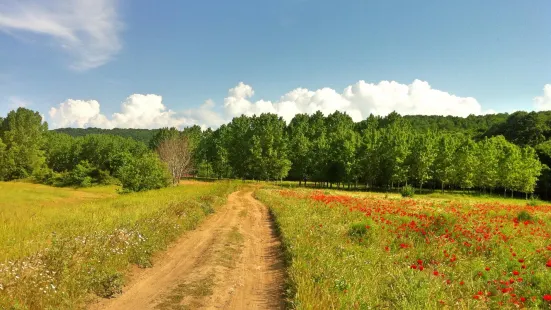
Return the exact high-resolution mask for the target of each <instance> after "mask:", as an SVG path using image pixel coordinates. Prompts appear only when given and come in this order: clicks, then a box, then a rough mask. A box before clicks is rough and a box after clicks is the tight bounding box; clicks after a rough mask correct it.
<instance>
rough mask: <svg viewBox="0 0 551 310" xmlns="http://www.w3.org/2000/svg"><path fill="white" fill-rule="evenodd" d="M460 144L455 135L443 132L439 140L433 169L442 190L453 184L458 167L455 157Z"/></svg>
mask: <svg viewBox="0 0 551 310" xmlns="http://www.w3.org/2000/svg"><path fill="white" fill-rule="evenodd" d="M458 146H459V145H458V139H457V137H456V136H454V135H450V134H443V135H441V136H440V138H439V140H438V143H437V146H436V157H435V159H434V163H433V171H434V177H435V179H436V180H437V181H438V182H440V185H441V187H442V191H444V187H445V186H446V185H449V184H451V183H452V182H453V180H454V176H455V169H456V167H457V166H456V165H455V162H454V159H455V158H454V157H455V152H456V150H457V148H458Z"/></svg>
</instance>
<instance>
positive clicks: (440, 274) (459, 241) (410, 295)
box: [256, 188, 551, 309]
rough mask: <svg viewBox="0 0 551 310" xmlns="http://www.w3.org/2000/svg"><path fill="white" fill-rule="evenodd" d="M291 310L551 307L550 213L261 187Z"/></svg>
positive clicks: (531, 204)
mask: <svg viewBox="0 0 551 310" xmlns="http://www.w3.org/2000/svg"><path fill="white" fill-rule="evenodd" d="M256 197H257V198H258V199H260V200H261V201H262V202H264V203H265V204H266V205H268V207H270V210H271V212H272V214H273V216H274V219H275V222H276V226H277V228H278V230H279V233H280V235H281V238H282V244H283V248H284V256H285V259H286V264H287V268H288V271H287V272H288V280H287V281H288V283H287V301H288V303H289V307H292V308H297V309H322V308H323V309H442V308H444V309H445V308H449V309H452V308H453V309H488V308H493V309H497V308H500V309H501V308H511V309H512V308H530V309H531V308H534V309H536V308H538V309H548V308H550V305H551V238H550V237H551V206H550V205H546V204H544V203H542V202H537V201H526V200H513V199H496V198H493V197H487V198H484V197H482V198H477V197H468V196H462V195H455V196H454V195H446V194H433V195H424V196H416V197H415V198H402V197H401V196H400V195H397V194H376V193H358V192H344V191H327V190H323V191H320V190H314V189H292V190H291V189H282V188H265V189H262V190H259V191H257V193H256Z"/></svg>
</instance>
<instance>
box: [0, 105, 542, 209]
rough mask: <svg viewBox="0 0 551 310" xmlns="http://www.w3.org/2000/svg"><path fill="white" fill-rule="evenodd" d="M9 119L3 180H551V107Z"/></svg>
mask: <svg viewBox="0 0 551 310" xmlns="http://www.w3.org/2000/svg"><path fill="white" fill-rule="evenodd" d="M0 124H1V128H0V139H1V141H2V142H0V159H1V162H0V179H3V180H13V179H19V178H29V177H31V178H34V179H35V180H36V181H38V182H42V183H47V184H52V185H57V186H89V185H93V184H108V183H117V182H118V183H120V184H122V185H123V187H124V188H125V190H128V191H139V190H146V189H150V188H159V187H162V186H167V185H168V184H170V183H171V180H172V183H177V182H178V181H179V179H180V178H181V177H184V176H189V175H198V176H204V177H215V178H242V179H254V180H282V179H289V180H296V181H299V182H301V183H302V182H315V183H317V185H319V186H335V185H336V186H343V185H345V186H357V185H358V184H363V185H365V186H367V187H371V188H397V187H401V186H404V185H406V184H411V185H414V186H416V187H419V188H433V189H442V190H444V189H465V190H467V189H477V190H480V191H496V190H500V191H502V192H504V193H509V194H511V195H512V194H514V193H515V192H517V193H526V194H527V195H528V194H531V193H533V192H534V191H535V190H536V191H537V193H538V194H539V195H540V196H542V197H543V198H548V197H547V189H548V188H549V186H551V181H550V180H551V178H550V175H551V174H550V172H549V168H548V166H549V165H551V140H549V138H550V137H551V127H550V125H551V113H549V112H539V113H535V112H532V113H526V112H517V113H513V114H511V115H508V114H496V115H484V116H469V117H467V118H460V117H451V116H447V117H443V116H400V115H399V114H397V113H391V114H389V115H387V116H385V117H380V116H373V115H370V116H369V117H368V118H367V119H366V120H363V121H361V122H357V123H355V122H353V121H352V119H351V118H350V117H349V116H348V115H346V114H344V113H341V112H335V113H333V114H330V115H327V116H324V115H323V114H322V113H321V112H317V113H315V114H313V115H306V114H298V115H296V116H295V117H294V118H293V119H292V120H291V122H290V123H289V124H286V122H285V121H284V120H283V119H282V118H281V117H278V116H277V115H273V114H262V115H260V116H253V117H247V116H241V117H236V118H234V119H233V120H232V121H231V122H230V123H228V124H225V125H222V126H221V127H220V128H218V129H216V130H212V129H207V130H204V131H203V130H201V128H200V127H199V126H193V127H189V128H185V129H184V130H182V131H179V130H177V129H174V128H170V129H169V128H164V129H157V130H138V129H113V130H102V129H97V128H91V129H59V130H56V131H48V130H47V124H46V123H45V122H43V121H42V118H41V117H40V115H39V114H38V113H37V112H33V111H31V110H27V109H24V108H20V109H18V110H17V111H12V112H10V113H9V114H8V116H7V117H6V118H5V119H0ZM64 132H65V133H67V134H65V133H64ZM86 133H92V134H86ZM147 136H149V137H150V138H149V140H147V142H145V141H144V140H145V137H147ZM130 137H132V138H130ZM175 154H178V155H175Z"/></svg>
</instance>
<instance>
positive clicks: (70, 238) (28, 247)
mask: <svg viewBox="0 0 551 310" xmlns="http://www.w3.org/2000/svg"><path fill="white" fill-rule="evenodd" d="M235 184H236V183H235V182H234V183H231V182H216V183H209V184H208V185H205V184H200V185H194V184H185V185H182V186H179V187H173V188H166V189H161V190H156V191H150V192H145V193H137V194H129V195H116V194H115V188H95V189H88V190H84V191H82V190H71V189H62V188H61V189H60V188H50V187H46V186H39V185H34V184H25V183H0V249H1V251H0V309H75V308H81V307H83V306H84V305H85V303H86V301H87V299H89V298H91V296H94V295H97V296H101V297H110V296H112V295H114V294H116V293H119V292H120V291H121V288H122V285H123V284H124V281H125V278H124V275H125V272H126V271H127V270H128V268H129V266H130V265H131V264H136V265H139V266H141V267H148V266H150V265H151V257H152V255H153V254H154V253H155V252H158V251H159V250H162V249H164V248H165V247H166V246H167V244H168V243H170V242H171V241H173V240H175V239H176V238H177V237H178V236H179V235H180V234H181V233H182V232H183V231H185V230H189V229H193V228H194V227H196V225H197V224H198V223H199V222H200V221H201V220H202V219H203V218H205V216H206V215H208V214H209V213H212V212H214V210H215V208H216V206H218V205H220V204H222V203H223V202H224V201H225V198H226V197H227V195H228V194H229V193H230V192H232V191H233V190H234V189H235V186H236V185H235Z"/></svg>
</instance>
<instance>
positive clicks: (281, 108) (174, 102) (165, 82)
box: [0, 0, 551, 127]
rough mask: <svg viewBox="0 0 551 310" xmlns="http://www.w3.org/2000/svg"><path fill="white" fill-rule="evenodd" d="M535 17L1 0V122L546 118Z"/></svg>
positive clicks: (490, 9)
mask: <svg viewBox="0 0 551 310" xmlns="http://www.w3.org/2000/svg"><path fill="white" fill-rule="evenodd" d="M4 2H5V3H4ZM68 3H71V4H68ZM550 17H551V1H549V0H533V1H516V0H484V1H480V0H462V1H435V0H434V1H433V0H430V1H392V0H385V1H382V0H380V1H367V0H363V1H362V0H349V1H346V0H343V1H326V0H317V1H313V0H279V1H259V0H256V1H253V0H247V1H212V0H205V1H176V0H174V1H146V0H133V1H130V0H121V1H110V0H81V1H64V0H24V1H16V0H7V1H3V4H0V47H1V48H0V113H2V114H5V113H6V112H7V111H8V110H9V109H11V108H13V107H16V106H18V105H26V106H28V107H29V108H31V109H35V110H39V111H40V112H41V113H43V114H44V115H45V117H46V119H47V120H49V121H50V123H51V124H52V125H53V126H54V127H55V126H76V127H87V126H100V127H119V126H127V127H158V126H163V125H176V126H180V127H182V126H186V125H190V124H192V123H199V124H201V125H205V126H217V125H219V123H222V122H224V121H227V120H228V119H231V117H233V116H236V115H238V114H241V113H244V114H253V113H261V112H275V113H278V114H280V115H282V116H284V117H286V119H289V118H290V117H291V115H293V113H294V112H293V111H295V112H308V113H309V112H311V111H312V109H314V108H318V109H321V110H322V111H324V112H326V113H330V112H331V110H343V111H347V112H349V113H350V114H351V115H353V116H355V118H356V119H361V118H364V117H365V116H367V115H366V114H368V113H378V114H386V113H388V111H389V110H390V111H391V110H393V109H395V110H397V111H398V112H401V113H404V114H406V113H407V114H418V113H430V114H433V113H436V114H452V115H468V114H470V113H474V114H480V113H485V112H488V111H492V110H493V111H514V110H534V109H549V108H551V86H549V87H548V88H549V90H548V91H546V92H544V87H545V86H546V85H549V84H551V57H550V55H551V18H550ZM416 80H419V81H417V82H415V81H416ZM358 81H365V83H363V84H362V83H359V84H358ZM381 81H394V83H390V84H381ZM240 82H243V84H239V83H240ZM354 85H356V87H351V88H350V91H349V92H348V95H347V94H346V91H345V88H347V87H349V86H354ZM428 85H430V86H428ZM230 89H231V90H230ZM297 89H303V91H298V92H294V93H292V94H291V93H290V92H292V91H293V90H297ZM304 89H307V90H308V91H305V90H304ZM253 93H254V95H253ZM297 93H300V94H299V95H297ZM147 94H151V96H145V95H147ZM412 94H413V95H412ZM285 95H287V96H286V98H285V100H283V99H280V98H281V97H282V96H285ZM453 95H455V96H456V97H453ZM408 96H409V97H408ZM161 97H162V99H161ZM405 97H408V98H405ZM536 97H539V98H538V99H536V100H534V98H536ZM207 99H211V100H212V101H209V102H208V103H207V104H204V102H205V101H206V100H207ZM471 99H472V100H471ZM69 100H72V101H69ZM161 100H162V101H161ZM259 100H264V101H260V102H259ZM473 100H474V101H473ZM538 100H539V101H538ZM94 102H95V103H94ZM536 102H537V103H539V105H538V104H536ZM96 103H97V104H96ZM121 104H123V106H121ZM442 106H444V108H442V109H436V107H442ZM52 107H53V108H54V109H55V111H54V112H55V113H53V114H51V113H50V112H51V111H50V109H51V108H52ZM125 107H126V108H125ZM137 110H140V111H137ZM114 113H117V114H118V116H117V115H114ZM148 117H149V118H148Z"/></svg>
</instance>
